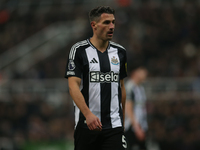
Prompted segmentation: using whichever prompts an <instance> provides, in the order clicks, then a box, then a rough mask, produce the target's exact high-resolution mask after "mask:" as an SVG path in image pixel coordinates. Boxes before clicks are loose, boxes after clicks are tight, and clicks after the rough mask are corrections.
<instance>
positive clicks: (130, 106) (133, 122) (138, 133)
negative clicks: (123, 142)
mask: <svg viewBox="0 0 200 150" xmlns="http://www.w3.org/2000/svg"><path fill="white" fill-rule="evenodd" d="M133 108H134V102H133V101H132V100H127V101H126V114H127V117H128V118H129V119H130V121H131V125H132V127H133V128H134V131H135V134H136V137H137V138H138V139H139V140H141V141H143V140H144V138H145V133H144V131H143V130H142V128H141V127H140V125H139V123H138V122H137V120H136V117H135V114H134V110H133Z"/></svg>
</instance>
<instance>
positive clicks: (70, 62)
mask: <svg viewBox="0 0 200 150" xmlns="http://www.w3.org/2000/svg"><path fill="white" fill-rule="evenodd" d="M75 68H76V66H75V63H74V61H73V60H69V64H68V69H69V70H74V69H75Z"/></svg>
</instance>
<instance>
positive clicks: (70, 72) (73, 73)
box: [67, 71, 75, 76]
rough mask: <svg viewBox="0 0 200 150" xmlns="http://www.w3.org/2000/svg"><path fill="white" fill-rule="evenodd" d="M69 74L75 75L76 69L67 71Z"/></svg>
mask: <svg viewBox="0 0 200 150" xmlns="http://www.w3.org/2000/svg"><path fill="white" fill-rule="evenodd" d="M68 75H75V72H74V71H67V76H68Z"/></svg>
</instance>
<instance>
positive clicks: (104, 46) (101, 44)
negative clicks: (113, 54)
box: [90, 36, 108, 53]
mask: <svg viewBox="0 0 200 150" xmlns="http://www.w3.org/2000/svg"><path fill="white" fill-rule="evenodd" d="M90 42H91V43H92V44H93V45H94V46H95V47H96V48H97V49H98V50H99V51H100V52H102V53H103V52H105V51H106V49H107V47H108V41H103V40H101V39H98V38H95V37H94V36H93V37H92V38H91V39H90Z"/></svg>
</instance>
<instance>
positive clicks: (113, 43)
mask: <svg viewBox="0 0 200 150" xmlns="http://www.w3.org/2000/svg"><path fill="white" fill-rule="evenodd" d="M110 44H112V45H115V46H118V47H121V48H122V49H124V50H126V49H125V48H124V47H123V46H121V45H120V44H117V43H115V42H112V41H110Z"/></svg>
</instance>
